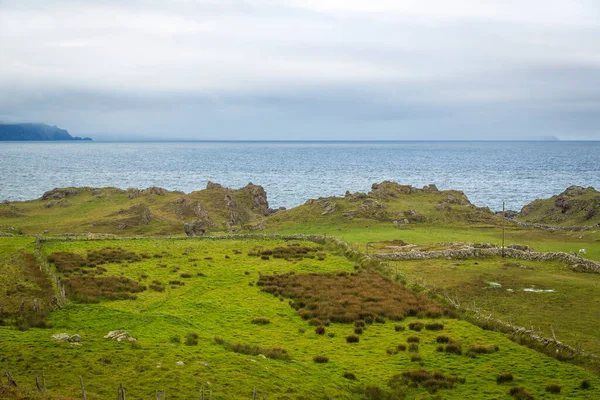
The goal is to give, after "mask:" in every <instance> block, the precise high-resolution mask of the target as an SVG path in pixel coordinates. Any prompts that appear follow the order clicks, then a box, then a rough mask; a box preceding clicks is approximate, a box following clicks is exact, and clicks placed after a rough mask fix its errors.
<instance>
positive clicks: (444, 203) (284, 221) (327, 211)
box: [266, 181, 499, 230]
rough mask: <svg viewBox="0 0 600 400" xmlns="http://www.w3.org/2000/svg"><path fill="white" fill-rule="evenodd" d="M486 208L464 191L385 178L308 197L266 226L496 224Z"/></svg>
mask: <svg viewBox="0 0 600 400" xmlns="http://www.w3.org/2000/svg"><path fill="white" fill-rule="evenodd" d="M498 221H499V220H498V218H497V217H496V216H495V215H494V214H493V213H492V212H491V211H490V210H489V209H488V208H480V207H476V206H474V205H473V204H471V202H470V201H469V199H468V198H467V197H466V196H465V194H464V193H463V192H460V191H457V190H438V189H437V188H436V187H435V185H429V186H425V187H424V188H422V189H419V188H415V187H412V186H410V185H400V184H398V183H395V182H389V181H385V182H382V183H379V184H373V186H372V189H371V191H370V192H369V193H354V194H351V193H349V192H346V195H345V196H344V197H325V198H319V199H314V200H308V201H307V202H306V203H304V204H303V205H301V206H298V207H295V208H293V209H290V210H286V211H281V212H278V213H276V214H274V215H273V216H271V217H269V219H268V220H267V221H266V229H267V230H276V229H278V228H284V229H286V228H289V227H291V226H294V225H299V226H302V225H306V224H310V225H312V226H315V225H322V226H332V225H335V226H342V225H343V226H364V225H365V223H369V224H377V225H384V226H393V227H406V226H413V225H415V224H416V225H440V224H442V225H454V224H459V225H470V224H475V225H481V224H490V223H493V224H497V223H498Z"/></svg>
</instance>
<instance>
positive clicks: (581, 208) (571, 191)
mask: <svg viewBox="0 0 600 400" xmlns="http://www.w3.org/2000/svg"><path fill="white" fill-rule="evenodd" d="M516 220H517V221H520V222H527V223H534V224H542V225H551V226H564V227H569V226H600V192H598V191H597V190H595V189H594V188H593V187H591V186H590V187H586V188H584V187H581V186H571V187H569V188H568V189H567V190H565V191H564V192H562V193H561V194H559V195H556V196H552V197H550V198H549V199H539V200H534V201H533V202H531V203H529V204H527V205H526V206H525V207H523V209H522V210H521V212H520V213H519V214H518V215H517V216H516Z"/></svg>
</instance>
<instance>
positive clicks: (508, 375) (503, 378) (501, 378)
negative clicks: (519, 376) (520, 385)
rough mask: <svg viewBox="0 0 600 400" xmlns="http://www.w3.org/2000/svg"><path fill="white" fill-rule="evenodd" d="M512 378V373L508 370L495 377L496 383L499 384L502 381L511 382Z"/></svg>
mask: <svg viewBox="0 0 600 400" xmlns="http://www.w3.org/2000/svg"><path fill="white" fill-rule="evenodd" d="M513 379H514V378H513V374H511V373H510V372H503V373H501V374H500V375H498V377H497V378H496V383H497V384H498V385H499V384H501V383H504V382H512V381H513Z"/></svg>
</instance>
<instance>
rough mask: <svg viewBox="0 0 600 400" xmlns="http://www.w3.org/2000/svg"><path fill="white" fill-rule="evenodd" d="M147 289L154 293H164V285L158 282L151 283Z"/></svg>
mask: <svg viewBox="0 0 600 400" xmlns="http://www.w3.org/2000/svg"><path fill="white" fill-rule="evenodd" d="M148 287H149V288H150V289H152V290H154V291H155V292H164V291H165V285H164V284H163V283H162V282H160V281H152V283H151V284H150V285H148Z"/></svg>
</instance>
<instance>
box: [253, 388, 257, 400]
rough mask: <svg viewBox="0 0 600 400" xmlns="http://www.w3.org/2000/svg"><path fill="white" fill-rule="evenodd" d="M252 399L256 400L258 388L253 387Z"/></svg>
mask: <svg viewBox="0 0 600 400" xmlns="http://www.w3.org/2000/svg"><path fill="white" fill-rule="evenodd" d="M252 400H256V388H254V389H252Z"/></svg>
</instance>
